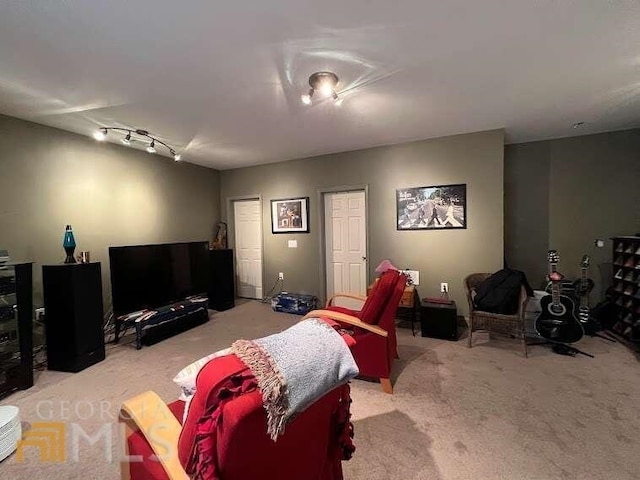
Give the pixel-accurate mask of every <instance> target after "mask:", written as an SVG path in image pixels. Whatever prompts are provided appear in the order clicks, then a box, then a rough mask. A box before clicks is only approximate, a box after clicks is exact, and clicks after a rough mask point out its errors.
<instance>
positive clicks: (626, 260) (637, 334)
mask: <svg viewBox="0 0 640 480" xmlns="http://www.w3.org/2000/svg"><path fill="white" fill-rule="evenodd" d="M612 240H613V284H612V285H613V288H612V295H613V300H614V303H615V304H616V306H617V307H618V311H619V316H618V319H617V322H616V323H615V324H614V326H613V331H614V332H615V333H617V334H619V335H622V336H623V337H624V338H625V339H626V340H629V341H632V342H634V343H638V344H640V237H636V236H629V237H613V238H612Z"/></svg>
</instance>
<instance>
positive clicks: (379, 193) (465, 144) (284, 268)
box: [220, 130, 504, 312]
mask: <svg viewBox="0 0 640 480" xmlns="http://www.w3.org/2000/svg"><path fill="white" fill-rule="evenodd" d="M503 156H504V135H503V131H502V130H496V131H489V132H481V133H475V134H468V135H457V136H452V137H446V138H440V139H434V140H428V141H421V142H412V143H406V144H402V145H394V146H388V147H378V148H372V149H366V150H359V151H354V152H347V153H340V154H333V155H325V156H320V157H313V158H306V159H301V160H293V161H287V162H281V163H276V164H271V165H262V166H257V167H249V168H242V169H236V170H226V171H222V172H221V173H220V175H221V181H220V184H221V190H220V195H221V197H220V198H221V205H222V207H223V208H222V212H221V214H222V215H223V217H226V218H228V221H229V231H230V241H231V242H233V219H232V218H231V217H232V214H231V213H230V212H229V208H228V205H230V202H229V201H228V199H229V198H231V197H239V196H246V195H256V194H257V195H260V196H261V198H262V218H263V238H264V255H263V258H264V267H265V275H264V279H265V281H264V287H265V292H267V291H268V290H269V288H270V287H271V285H272V284H273V283H274V281H275V279H276V278H277V272H279V271H281V272H284V274H285V282H284V289H285V290H288V291H293V292H300V293H312V294H315V295H321V292H322V290H323V288H324V287H323V286H322V281H321V269H322V266H321V265H322V262H321V257H320V253H319V252H320V245H321V244H320V242H321V238H320V213H321V210H320V209H319V201H318V199H319V197H318V190H320V189H328V188H334V187H340V186H344V185H367V186H368V215H369V218H368V235H369V280H372V278H373V275H375V274H374V272H373V269H374V268H375V267H376V266H377V265H378V263H379V262H380V261H382V260H383V259H385V258H388V259H390V260H391V261H392V262H393V263H394V264H395V265H396V266H398V267H400V268H412V269H416V270H419V271H420V286H419V287H418V292H419V293H420V295H421V296H434V295H438V294H439V293H438V292H439V284H440V282H441V281H444V282H449V284H450V292H451V296H452V297H453V299H455V300H456V301H457V302H458V305H459V307H460V309H461V311H462V312H466V310H467V307H466V305H465V303H466V299H465V297H464V293H463V288H462V279H463V277H464V276H466V275H467V274H469V273H472V272H484V271H487V272H491V271H495V270H497V269H499V268H501V267H502V261H503ZM453 183H466V184H467V215H468V222H467V229H466V230H436V231H397V230H396V206H395V191H396V189H397V188H403V187H412V186H424V185H443V184H453ZM297 196H308V197H310V230H311V232H310V233H309V234H295V235H293V234H292V235H289V234H286V235H284V234H278V235H273V234H272V233H271V221H270V216H269V208H270V200H271V199H274V198H287V197H297ZM289 239H297V241H298V248H297V249H289V248H287V241H288V240H289Z"/></svg>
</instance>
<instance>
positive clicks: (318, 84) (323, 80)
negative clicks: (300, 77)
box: [300, 72, 342, 106]
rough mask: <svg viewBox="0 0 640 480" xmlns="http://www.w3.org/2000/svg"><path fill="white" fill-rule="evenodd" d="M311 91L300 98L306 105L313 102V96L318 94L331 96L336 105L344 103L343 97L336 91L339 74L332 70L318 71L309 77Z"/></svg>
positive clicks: (325, 96) (326, 96)
mask: <svg viewBox="0 0 640 480" xmlns="http://www.w3.org/2000/svg"><path fill="white" fill-rule="evenodd" d="M309 85H310V86H311V88H310V89H309V93H307V94H305V95H302V96H301V97H300V98H301V100H302V103H304V104H305V105H311V104H312V103H313V97H314V95H315V94H316V92H317V94H320V95H322V96H323V97H324V98H329V97H331V98H332V99H333V101H334V103H335V105H336V106H340V105H342V99H341V98H340V97H338V94H337V93H336V90H335V88H336V85H338V76H337V75H336V74H335V73H332V72H316V73H314V74H312V75H311V76H310V77H309Z"/></svg>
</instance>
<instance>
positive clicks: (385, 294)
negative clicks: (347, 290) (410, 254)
mask: <svg viewBox="0 0 640 480" xmlns="http://www.w3.org/2000/svg"><path fill="white" fill-rule="evenodd" d="M406 284H407V276H406V275H404V274H402V273H400V272H398V271H397V270H387V271H386V272H384V273H383V274H382V275H381V276H380V278H379V279H378V281H377V282H375V284H374V285H373V287H372V289H371V291H370V292H369V296H368V297H359V296H357V295H351V294H338V295H335V296H333V297H332V298H330V299H329V301H328V302H327V306H326V308H325V309H324V310H313V311H311V312H309V313H308V314H307V315H305V317H304V318H311V317H328V318H331V319H333V320H335V321H336V322H339V323H341V324H342V325H343V326H348V327H349V328H351V329H352V330H353V335H352V337H353V339H354V340H355V345H353V346H351V347H350V348H351V353H352V354H353V358H354V359H355V361H356V364H357V365H358V369H359V370H360V376H361V377H372V378H379V379H380V384H381V385H382V390H384V392H386V393H389V394H391V393H393V386H392V385H391V380H390V375H391V366H392V363H393V360H394V358H398V343H397V338H396V310H397V308H398V304H399V303H400V299H401V298H402V294H403V293H404V289H405V286H406ZM337 297H348V298H354V299H359V300H363V301H364V304H363V305H362V308H361V309H360V310H358V311H356V310H351V309H348V308H344V307H339V306H335V305H333V301H334V300H335V298H337Z"/></svg>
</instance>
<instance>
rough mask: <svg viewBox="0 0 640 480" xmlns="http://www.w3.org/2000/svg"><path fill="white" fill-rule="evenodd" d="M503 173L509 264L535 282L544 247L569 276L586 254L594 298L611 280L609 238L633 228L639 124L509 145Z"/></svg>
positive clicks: (639, 201)
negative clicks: (597, 242)
mask: <svg viewBox="0 0 640 480" xmlns="http://www.w3.org/2000/svg"><path fill="white" fill-rule="evenodd" d="M547 176H548V182H545V178H546V177H547ZM505 179H506V180H505V183H506V184H507V185H509V188H506V189H505V191H506V199H505V205H506V207H505V210H506V213H505V219H506V220H505V231H506V241H507V243H506V249H505V250H506V253H507V259H508V261H509V263H510V264H511V265H512V266H513V267H514V268H521V269H523V270H525V271H526V272H527V274H528V276H530V279H531V280H532V283H534V281H535V283H540V280H541V277H543V276H544V274H545V273H546V253H545V252H546V250H547V249H549V248H554V249H556V250H558V251H559V253H560V264H559V265H558V270H559V271H561V272H562V273H563V274H565V275H566V276H569V277H577V276H579V274H580V266H579V263H580V259H581V258H582V255H584V254H589V255H590V256H591V257H592V263H591V265H592V268H591V269H590V271H589V275H590V277H591V278H593V279H594V280H595V281H596V282H597V285H596V290H595V291H594V295H593V300H596V299H599V298H601V295H602V292H603V290H604V289H605V288H606V287H607V286H608V284H609V283H610V274H611V272H610V266H609V264H610V262H611V241H610V240H609V239H610V237H612V236H616V235H631V234H634V233H638V232H640V183H639V182H640V130H639V129H636V130H627V131H621V132H611V133H603V134H598V135H585V136H580V137H571V138H563V139H557V140H549V141H543V142H532V143H528V144H520V145H509V146H507V147H506V151H505ZM538 225H539V227H538ZM536 228H539V231H538V232H536V231H535V229H536ZM545 236H546V245H545ZM597 238H599V239H603V240H605V247H604V248H597V247H596V246H595V245H594V240H595V239H597ZM592 303H593V301H592Z"/></svg>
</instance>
